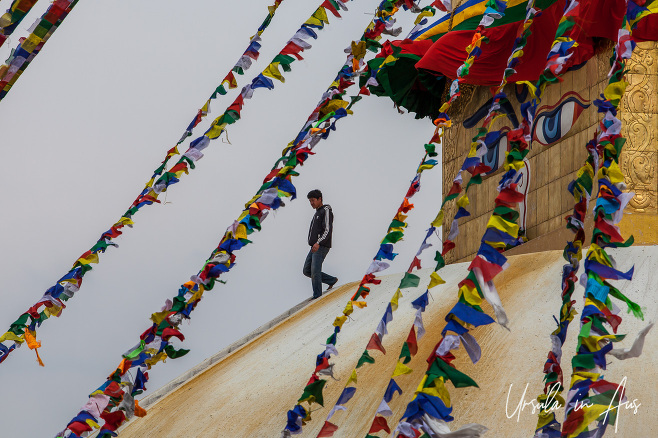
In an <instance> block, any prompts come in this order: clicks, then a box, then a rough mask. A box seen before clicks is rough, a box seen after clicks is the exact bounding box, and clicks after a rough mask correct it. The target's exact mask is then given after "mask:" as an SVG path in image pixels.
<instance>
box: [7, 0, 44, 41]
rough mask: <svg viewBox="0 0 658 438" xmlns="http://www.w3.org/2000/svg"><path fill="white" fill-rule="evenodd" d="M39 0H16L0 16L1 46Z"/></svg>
mask: <svg viewBox="0 0 658 438" xmlns="http://www.w3.org/2000/svg"><path fill="white" fill-rule="evenodd" d="M37 1H38V0H14V1H13V2H12V4H11V6H9V9H7V12H5V13H4V14H3V15H2V16H0V47H2V45H3V44H4V43H5V41H6V40H7V37H8V36H9V35H11V34H12V33H13V32H14V31H15V30H16V28H17V27H18V25H19V24H21V22H22V21H23V19H24V18H25V17H26V16H27V14H29V13H30V11H31V10H32V7H33V6H34V5H35V4H37Z"/></svg>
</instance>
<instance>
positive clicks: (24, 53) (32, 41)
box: [0, 0, 79, 101]
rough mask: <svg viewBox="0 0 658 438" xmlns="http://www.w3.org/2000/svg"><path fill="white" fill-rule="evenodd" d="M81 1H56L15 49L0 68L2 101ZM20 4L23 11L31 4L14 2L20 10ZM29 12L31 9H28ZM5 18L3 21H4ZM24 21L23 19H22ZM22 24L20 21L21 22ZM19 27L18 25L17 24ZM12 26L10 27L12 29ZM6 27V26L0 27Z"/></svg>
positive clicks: (0, 38) (0, 96) (2, 40)
mask: <svg viewBox="0 0 658 438" xmlns="http://www.w3.org/2000/svg"><path fill="white" fill-rule="evenodd" d="M78 1H79V0H54V1H53V2H52V4H51V5H50V6H48V9H47V10H46V12H44V14H43V15H42V16H41V18H39V19H37V20H36V21H35V22H34V24H33V25H32V26H31V27H30V29H29V31H30V34H29V35H28V36H27V37H25V38H21V39H20V40H19V43H18V45H17V46H16V48H15V49H13V51H12V53H11V55H10V56H9V58H7V60H6V61H5V64H4V65H2V66H0V101H1V100H2V99H4V97H5V96H6V95H7V93H9V90H10V89H11V87H13V86H14V84H15V83H16V81H17V80H18V78H19V77H20V76H21V75H22V74H23V72H24V71H25V69H26V68H27V66H28V65H30V64H31V63H32V61H33V60H34V58H35V57H36V56H37V55H38V54H39V52H40V51H41V50H42V49H43V46H44V45H45V44H46V42H47V41H48V40H49V39H50V37H51V36H52V35H53V34H54V33H55V31H56V30H57V28H58V27H59V26H61V25H62V23H63V22H64V19H65V18H66V17H67V16H68V14H69V13H70V12H71V11H72V10H73V8H74V7H75V5H77V4H78ZM18 3H20V4H21V5H22V6H21V7H22V8H23V9H27V5H29V2H27V3H23V2H14V4H12V8H13V7H14V5H16V7H17V8H18ZM10 10H11V9H10ZM28 10H29V9H28ZM26 13H27V12H26ZM4 17H5V16H3V20H4ZM21 19H22V18H21ZM19 22H20V20H19ZM15 24H16V25H18V23H15ZM11 26H12V25H11V24H9V27H10V28H11ZM0 27H4V26H0ZM4 39H6V36H5V37H4V38H3V37H2V36H0V41H1V42H4Z"/></svg>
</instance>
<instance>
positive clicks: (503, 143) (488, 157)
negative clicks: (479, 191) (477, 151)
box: [482, 127, 510, 176]
mask: <svg viewBox="0 0 658 438" xmlns="http://www.w3.org/2000/svg"><path fill="white" fill-rule="evenodd" d="M509 131H510V128H508V127H504V128H502V129H501V130H500V131H496V132H490V133H489V134H487V136H486V137H485V139H484V142H485V144H486V145H487V152H486V153H485V154H484V155H483V156H482V164H484V165H485V166H489V167H491V170H490V171H489V172H486V173H485V174H483V175H485V176H486V175H490V174H492V173H494V172H495V171H496V170H498V169H499V168H500V166H502V165H503V163H504V162H505V152H507V150H508V148H509V142H508V141H507V133H508V132H509Z"/></svg>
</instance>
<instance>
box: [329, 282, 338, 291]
mask: <svg viewBox="0 0 658 438" xmlns="http://www.w3.org/2000/svg"><path fill="white" fill-rule="evenodd" d="M337 284H338V279H336V281H334V282H333V284H330V285H329V287H328V288H327V292H329V291H330V290H331V289H333V288H334V286H336V285H337Z"/></svg>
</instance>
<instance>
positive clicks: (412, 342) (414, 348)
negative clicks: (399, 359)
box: [407, 326, 418, 356]
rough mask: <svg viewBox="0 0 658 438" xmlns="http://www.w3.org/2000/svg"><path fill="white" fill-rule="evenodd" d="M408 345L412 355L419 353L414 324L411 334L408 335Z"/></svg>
mask: <svg viewBox="0 0 658 438" xmlns="http://www.w3.org/2000/svg"><path fill="white" fill-rule="evenodd" d="M407 346H408V347H409V352H410V353H411V355H412V356H415V355H416V353H418V341H417V340H416V329H415V328H414V326H411V330H410V331H409V336H407Z"/></svg>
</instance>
